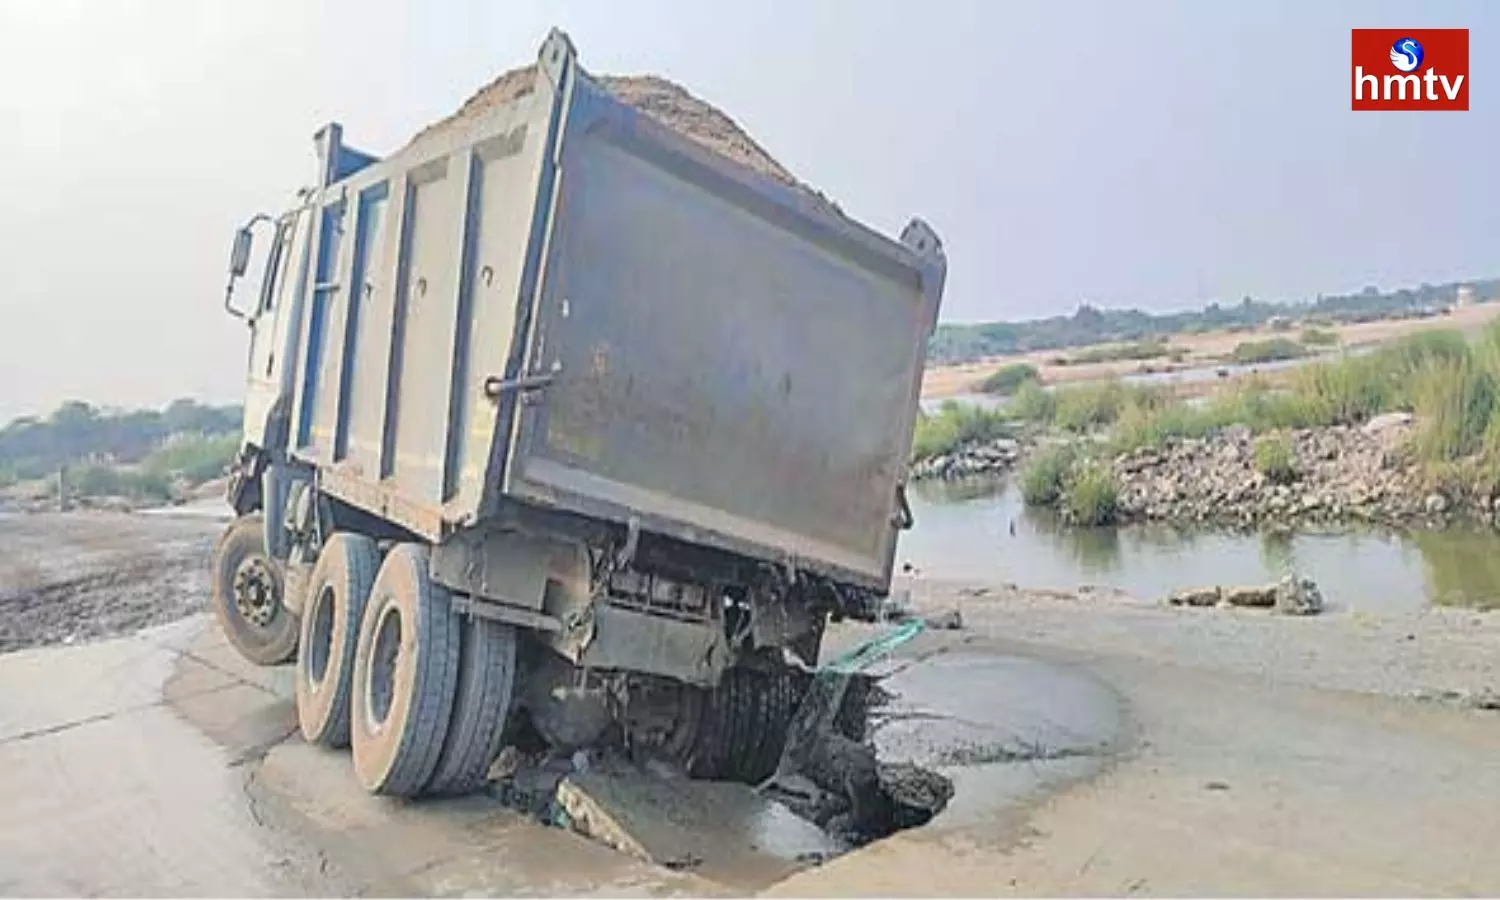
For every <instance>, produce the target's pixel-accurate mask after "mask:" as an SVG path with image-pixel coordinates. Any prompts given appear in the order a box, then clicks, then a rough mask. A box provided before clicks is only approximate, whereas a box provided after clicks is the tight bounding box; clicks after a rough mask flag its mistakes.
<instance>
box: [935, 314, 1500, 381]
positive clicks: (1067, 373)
mask: <svg viewBox="0 0 1500 900" xmlns="http://www.w3.org/2000/svg"><path fill="white" fill-rule="evenodd" d="M1497 316H1500V303H1485V304H1481V305H1479V306H1470V307H1466V308H1464V309H1455V310H1454V311H1453V312H1452V313H1450V314H1449V315H1446V316H1438V317H1434V318H1431V319H1407V320H1391V321H1381V322H1362V323H1359V324H1355V325H1339V326H1334V327H1332V328H1329V329H1327V330H1330V331H1333V332H1335V333H1336V334H1338V336H1339V345H1338V346H1340V347H1345V348H1353V347H1361V346H1366V345H1369V344H1378V343H1383V342H1385V341H1388V340H1391V339H1392V338H1396V337H1401V336H1403V335H1407V334H1415V333H1417V332H1420V331H1434V330H1442V329H1449V328H1458V329H1462V330H1464V331H1473V330H1475V329H1478V328H1482V327H1483V326H1485V325H1487V324H1489V323H1490V322H1491V321H1493V320H1494V319H1495V318H1496V317H1497ZM1299 334H1300V330H1293V331H1290V332H1273V331H1270V330H1269V329H1261V330H1260V331H1256V332H1242V333H1238V334H1236V333H1231V332H1227V331H1219V332H1212V333H1209V334H1182V335H1172V336H1171V338H1170V339H1169V341H1168V343H1169V346H1171V347H1173V348H1180V349H1182V350H1185V351H1186V352H1187V355H1186V357H1185V358H1184V359H1183V360H1182V362H1180V363H1177V364H1174V366H1173V367H1174V368H1176V369H1184V368H1187V369H1194V368H1201V367H1203V366H1211V365H1216V364H1218V363H1219V361H1220V360H1222V359H1223V358H1224V357H1225V356H1227V355H1228V354H1230V353H1231V352H1233V350H1234V348H1235V346H1236V345H1237V344H1239V343H1241V342H1242V341H1250V340H1261V339H1265V338H1269V337H1290V338H1292V339H1293V340H1295V339H1296V338H1297V336H1298V335H1299ZM1085 349H1087V348H1084V347H1069V348H1066V349H1061V350H1041V351H1037V352H1035V353H1027V354H1022V355H1017V356H1007V357H1001V358H995V359H987V360H982V361H980V362H975V363H965V364H963V365H958V366H935V367H929V368H928V369H927V372H926V374H925V375H924V376H923V379H922V396H923V397H930V398H941V397H954V396H958V395H961V394H969V393H973V392H974V390H975V385H977V384H978V383H979V382H980V381H983V380H984V378H985V377H986V376H988V375H990V374H991V373H993V372H995V371H997V370H998V369H1000V368H1002V367H1004V366H1007V365H1010V364H1011V363H1017V362H1024V363H1030V364H1031V365H1034V366H1036V367H1037V369H1038V371H1039V372H1040V373H1041V376H1042V380H1043V382H1045V383H1047V384H1067V383H1071V382H1080V381H1098V380H1100V379H1104V378H1114V377H1119V376H1121V375H1129V374H1133V373H1136V372H1141V371H1144V367H1146V366H1150V367H1152V368H1153V369H1154V370H1155V371H1162V370H1163V368H1164V367H1165V366H1166V364H1167V362H1168V360H1167V359H1165V358H1162V359H1153V360H1121V361H1116V362H1103V363H1090V364H1087V365H1070V366H1059V365H1056V364H1055V363H1053V360H1054V359H1056V358H1057V357H1059V356H1063V357H1071V356H1073V355H1074V354H1077V353H1079V352H1081V351H1083V350H1085Z"/></svg>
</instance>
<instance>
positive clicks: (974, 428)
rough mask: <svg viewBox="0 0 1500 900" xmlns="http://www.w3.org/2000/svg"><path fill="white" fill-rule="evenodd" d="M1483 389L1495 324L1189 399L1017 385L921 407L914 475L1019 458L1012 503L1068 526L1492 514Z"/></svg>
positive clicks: (1403, 520)
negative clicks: (999, 401) (1051, 514)
mask: <svg viewBox="0 0 1500 900" xmlns="http://www.w3.org/2000/svg"><path fill="white" fill-rule="evenodd" d="M1497 401H1500V326H1490V327H1488V328H1486V329H1485V330H1484V331H1483V332H1481V333H1480V334H1479V335H1478V336H1476V337H1473V338H1469V337H1466V336H1465V335H1464V334H1463V333H1462V332H1459V331H1454V330H1447V331H1433V332H1428V333H1425V334H1421V335H1416V336H1412V337H1408V338H1405V339H1403V340H1400V341H1396V342H1394V343H1391V344H1388V345H1386V346H1383V347H1380V348H1379V349H1377V350H1375V351H1373V352H1369V353H1364V354H1360V355H1346V356H1343V357H1341V358H1339V359H1337V360H1334V361H1329V362H1322V363H1317V364H1312V365H1308V366H1305V367H1303V368H1300V369H1298V370H1296V371H1294V372H1292V373H1291V374H1290V377H1289V379H1288V381H1287V383H1285V384H1284V385H1272V384H1270V383H1269V382H1266V381H1263V380H1260V379H1257V378H1248V379H1243V380H1240V381H1238V382H1236V383H1234V384H1232V385H1229V386H1227V387H1226V388H1224V389H1222V390H1221V391H1219V392H1218V393H1217V394H1215V395H1214V396H1212V397H1210V398H1207V399H1206V400H1205V401H1203V402H1194V403H1189V402H1184V401H1182V400H1180V399H1176V398H1174V397H1172V396H1171V395H1170V394H1169V393H1168V392H1165V391H1163V390H1161V389H1158V388H1154V387H1150V386H1142V385H1130V384H1123V383H1121V382H1118V381H1111V382H1104V383H1100V384H1095V385H1082V386H1076V387H1067V388H1061V389H1058V390H1054V391H1047V390H1044V389H1042V388H1041V387H1039V386H1038V385H1037V384H1036V383H1035V382H1025V383H1022V384H1021V386H1020V387H1019V388H1018V389H1017V390H1016V392H1015V394H1014V396H1013V397H1012V398H1011V401H1010V402H1009V403H1008V404H1006V405H1005V407H1003V408H1001V409H986V408H979V407H976V406H963V405H958V404H946V405H945V406H944V407H942V408H941V409H939V410H938V411H937V412H936V413H932V414H925V415H924V416H923V417H922V419H921V420H920V422H919V424H918V429H917V441H916V442H915V445H914V446H915V452H916V455H917V456H918V457H919V461H918V464H917V466H916V467H915V469H914V471H913V477H914V478H915V479H917V480H921V479H924V478H934V477H937V478H952V477H965V476H968V475H970V474H973V473H975V472H981V473H986V474H989V473H994V472H997V471H1009V470H1012V469H1020V470H1021V485H1022V491H1023V493H1024V495H1025V498H1026V500H1027V503H1028V504H1031V505H1034V506H1053V507H1057V508H1058V509H1059V510H1060V511H1061V513H1062V516H1063V518H1064V520H1065V521H1067V522H1070V523H1072V524H1077V525H1110V524H1116V523H1122V522H1131V521H1141V520H1148V521H1151V520H1154V521H1162V520H1165V521H1173V522H1180V523H1193V524H1214V525H1228V526H1233V527H1238V528H1245V529H1248V528H1292V527H1300V526H1308V525H1313V526H1325V525H1333V526H1343V525H1350V524H1361V523H1368V524H1376V525H1382V526H1387V527H1392V528H1441V527H1445V526H1448V525H1451V524H1455V523H1467V524H1481V525H1484V526H1494V525H1500V413H1497V408H1500V402H1497ZM1017 435H1023V436H1028V437H1024V438H1018V437H1017ZM1001 439H1005V440H1008V441H1010V442H1011V443H1009V444H1003V445H1002V444H998V443H997V442H998V441H1000V440H1001ZM1026 447H1030V448H1043V447H1045V449H1044V450H1042V449H1033V450H1032V452H1030V453H1029V454H1028V453H1026V452H1024V450H1023V448H1026ZM1001 450H1003V451H1005V452H1000V451H1001ZM1028 456H1029V459H1026V457H1028Z"/></svg>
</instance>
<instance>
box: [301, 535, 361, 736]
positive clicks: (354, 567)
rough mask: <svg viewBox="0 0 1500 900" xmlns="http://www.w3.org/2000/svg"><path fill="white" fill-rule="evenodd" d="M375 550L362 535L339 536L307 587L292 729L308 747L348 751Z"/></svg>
mask: <svg viewBox="0 0 1500 900" xmlns="http://www.w3.org/2000/svg"><path fill="white" fill-rule="evenodd" d="M379 565H380V551H379V550H378V549H377V548H376V546H375V542H374V541H373V540H371V539H370V538H368V537H365V536H364V535H362V534H351V533H349V532H339V533H337V534H335V535H333V536H332V537H331V538H329V539H328V541H327V543H325V544H324V545H323V550H322V552H321V553H319V554H318V564H317V565H316V566H315V567H314V568H313V571H312V576H311V577H310V578H309V579H308V582H307V599H306V600H305V601H304V605H303V607H302V629H301V638H300V639H299V640H298V642H297V650H298V652H297V677H296V697H297V725H298V727H299V728H300V729H301V730H302V736H303V737H304V738H306V739H307V740H308V741H309V742H310V743H314V744H322V745H323V746H325V747H347V746H349V684H350V682H351V681H352V680H353V675H354V647H355V643H356V642H357V640H358V638H359V626H360V622H361V620H362V618H363V616H364V611H365V604H366V601H368V600H369V597H370V588H371V586H372V585H373V584H374V582H375V570H376V568H377V567H379Z"/></svg>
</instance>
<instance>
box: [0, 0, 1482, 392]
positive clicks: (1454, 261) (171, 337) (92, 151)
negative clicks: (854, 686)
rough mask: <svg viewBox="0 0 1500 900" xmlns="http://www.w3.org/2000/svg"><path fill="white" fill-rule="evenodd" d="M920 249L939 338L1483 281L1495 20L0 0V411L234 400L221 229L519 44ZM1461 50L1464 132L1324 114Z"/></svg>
mask: <svg viewBox="0 0 1500 900" xmlns="http://www.w3.org/2000/svg"><path fill="white" fill-rule="evenodd" d="M554 24H556V25H560V26H562V27H563V28H565V29H567V30H568V31H569V32H570V34H571V35H572V37H573V39H574V42H575V43H576V44H577V46H578V48H579V52H580V55H581V58H582V61H583V65H584V66H585V67H586V68H589V69H592V70H594V71H599V72H641V71H653V72H657V73H660V74H664V75H666V76H668V77H671V78H673V79H675V80H677V81H679V82H682V83H683V84H685V85H687V86H688V87H689V88H691V89H692V90H693V91H694V92H696V93H698V94H699V95H701V96H703V97H705V98H706V99H708V100H710V101H712V102H714V103H715V104H717V105H719V106H721V107H722V108H724V109H725V110H727V111H728V112H729V113H730V114H731V115H733V116H735V117H736V118H737V119H738V120H739V121H740V123H741V124H742V125H744V126H745V127H746V128H747V130H749V131H750V132H751V133H752V134H753V135H755V136H756V137H757V138H758V139H759V140H760V141H761V143H762V144H764V145H765V146H766V147H767V148H768V149H769V150H770V151H771V152H772V153H773V154H774V155H775V156H777V157H778V158H779V159H780V160H781V161H782V162H783V163H784V164H785V165H786V166H788V167H789V168H790V169H792V170H793V171H794V172H795V173H797V174H798V175H799V176H800V177H802V178H803V179H804V180H806V181H809V182H811V183H813V184H815V185H816V186H818V187H819V188H821V189H823V190H824V191H825V192H827V193H828V194H830V195H831V196H833V197H834V198H836V199H837V200H838V201H839V202H840V203H841V204H842V205H843V206H844V208H845V209H846V210H847V211H849V212H851V213H852V214H853V215H855V216H856V217H858V218H861V219H863V220H864V221H866V222H868V223H870V224H872V225H874V226H875V227H877V228H879V229H881V230H882V231H886V232H888V233H894V232H896V231H897V230H899V228H900V227H901V225H902V224H903V223H904V222H905V221H906V219H907V218H908V217H910V216H911V215H914V214H915V215H921V216H923V217H925V218H927V219H928V220H929V221H930V222H932V223H933V225H934V226H936V227H937V228H938V230H939V232H940V233H941V234H942V236H943V238H944V240H945V242H946V244H947V247H948V254H949V280H948V291H947V296H946V300H945V304H944V318H945V319H948V320H959V321H962V320H975V319H997V318H1023V317H1034V316H1039V315H1047V314H1051V313H1055V312H1060V311H1068V310H1071V309H1072V308H1073V307H1075V306H1076V305H1077V303H1078V302H1079V301H1080V300H1085V299H1086V300H1089V301H1090V302H1094V303H1097V304H1102V305H1135V306H1141V307H1146V308H1156V309H1163V308H1179V307H1182V306H1186V305H1199V304H1201V303H1203V302H1205V301H1207V300H1209V299H1215V298H1219V299H1225V298H1227V299H1238V298H1239V297H1240V296H1242V295H1244V294H1252V295H1254V296H1256V297H1263V298H1268V299H1276V298H1297V297H1303V296H1307V295H1310V294H1313V293H1316V292H1319V291H1324V292H1335V291H1341V290H1347V289H1358V288H1360V287H1362V286H1364V285H1365V284H1369V283H1375V284H1381V285H1388V286H1397V285H1402V284H1415V283H1418V282H1422V281H1433V282H1438V281H1445V280H1452V279H1458V278H1465V277H1474V276H1481V275H1486V276H1487V275H1495V274H1500V190H1497V188H1500V166H1497V164H1496V160H1497V157H1500V119H1497V116H1496V114H1497V112H1500V100H1497V96H1500V70H1497V66H1496V65H1495V62H1494V60H1495V59H1496V58H1497V56H1500V4H1497V3H1485V2H1482V0H1472V2H1458V0H1453V2H1441V0H1428V2H1416V0H1408V2H1380V0H1359V2H1333V0H1323V2H1316V3H1313V2H1292V0H1288V2H1254V3H1251V2H1239V3H1231V2H1215V3H1210V2H1186V0H1184V2H1175V3H1174V2H1117V0H1098V2H1058V0H1051V2H1041V0H1038V2H1032V3H1006V2H984V0H975V2H967V3H962V2H928V3H925V4H917V3H912V2H910V0H900V2H877V0H803V2H790V0H785V2H783V0H759V2H756V3H719V2H711V0H678V2H665V0H658V2H636V3H626V2H622V0H595V2H550V3H549V2H543V0H472V2H466V0H425V2H418V0H409V2H404V3H403V2H395V0H358V2H356V0H347V2H342V0H341V2H330V3H321V4H320V3H316V2H313V0H255V2H244V0H235V2H227V0H225V2H220V0H92V2H90V0H34V2H29V0H0V117H3V118H0V122H3V125H0V172H3V173H4V175H3V178H4V182H3V184H4V187H3V188H0V248H3V250H0V253H3V262H4V265H3V266H0V315H3V318H0V421H3V420H5V419H8V418H9V417H11V416H13V415H17V414H21V413H27V412H36V411H44V410H47V409H50V408H51V407H52V406H54V405H55V404H56V403H58V402H59V401H61V400H63V399H66V398H69V397H78V398H84V399H89V400H92V401H95V402H101V403H106V404H122V405H141V404H150V405H159V404H162V403H164V402H166V401H168V400H170V399H171V398H173V397H177V396H182V395H192V396H199V397H205V398H209V399H214V400H231V399H234V398H236V397H237V395H238V393H239V388H240V385H241V383H242V379H243V363H244V358H245V346H246V341H245V333H244V327H243V325H241V324H240V323H239V322H238V321H237V320H233V319H230V318H229V317H228V316H226V315H225V314H224V313H223V312H222V310H221V308H220V299H221V294H222V290H223V272H224V267H225V258H226V253H227V249H228V244H229V240H230V237H231V234H232V232H233V229H234V227H235V226H236V225H237V224H238V223H239V222H240V221H242V220H243V219H245V218H246V217H248V216H249V215H250V214H251V213H253V212H257V211H266V212H275V211H279V210H280V209H282V208H284V207H285V206H286V205H287V204H288V202H289V200H290V198H291V197H292V194H293V193H294V191H295V189H296V188H297V187H298V186H300V185H302V184H305V183H307V182H309V181H310V180H311V176H312V170H313V159H312V144H311V136H312V133H313V132H314V130H316V128H317V127H318V126H319V125H320V124H321V123H323V122H324V121H327V120H329V119H337V120H339V121H341V122H342V123H343V124H344V126H345V137H346V139H347V140H348V141H349V142H350V143H352V144H354V145H355V146H358V147H361V148H363V149H367V150H370V151H373V152H376V153H382V154H383V153H385V152H388V151H390V150H392V149H394V148H396V147H398V146H399V145H400V144H402V143H403V142H404V140H405V139H406V138H407V137H408V136H409V135H410V134H411V133H412V132H414V131H415V130H416V129H417V128H419V127H420V126H421V125H423V124H425V123H426V122H428V121H430V120H432V119H434V118H437V117H439V116H441V115H443V114H446V113H447V112H449V111H451V110H452V109H453V108H455V107H456V106H457V105H458V104H459V103H460V102H461V101H462V100H463V99H464V98H466V97H467V96H468V95H469V94H470V93H472V92H473V91H474V90H475V89H476V88H477V87H478V86H480V85H481V84H483V83H484V82H486V81H488V80H489V79H490V78H491V77H492V76H493V75H494V74H495V73H496V72H498V71H500V70H502V69H506V68H510V67H512V66H515V65H518V64H521V63H525V62H529V61H530V60H531V59H532V58H533V57H534V55H535V53H536V49H537V47H538V46H539V44H540V42H541V40H542V38H543V36H544V35H545V34H546V31H547V29H548V27H550V26H552V25H554ZM1359 26H1362V27H1391V28H1407V27H1416V28H1421V27H1467V28H1469V29H1471V46H1470V56H1471V67H1470V78H1471V83H1472V85H1473V88H1472V91H1471V94H1470V98H1471V110H1470V111H1469V112H1467V113H1354V112H1351V111H1350V110H1349V100H1348V96H1349V75H1348V64H1349V29H1350V28H1351V27H1359Z"/></svg>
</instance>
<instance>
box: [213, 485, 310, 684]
mask: <svg viewBox="0 0 1500 900" xmlns="http://www.w3.org/2000/svg"><path fill="white" fill-rule="evenodd" d="M212 570H213V588H212V601H213V608H214V618H216V619H218V621H219V628H220V630H222V631H223V632H224V637H225V638H227V639H228V640H229V643H230V644H231V645H232V646H233V647H234V649H235V650H237V651H239V654H240V655H241V656H243V657H244V658H245V659H247V660H249V661H250V662H253V663H255V664H256V665H258V666H275V665H280V664H281V663H284V662H286V661H287V660H289V659H291V658H292V656H293V655H295V654H296V652H297V632H298V623H297V617H296V616H295V615H293V614H292V612H291V611H290V610H288V609H287V608H286V606H285V605H284V604H283V603H282V593H283V591H284V590H285V589H286V587H285V586H286V582H285V573H284V572H283V571H282V568H281V564H280V563H279V562H277V561H276V560H275V559H272V558H271V555H270V554H269V553H267V552H266V542H265V532H264V527H263V525H262V524H261V517H260V514H259V513H251V514H250V515H247V516H241V517H239V518H238V519H235V520H234V521H233V522H231V523H230V525H229V527H228V528H227V529H225V531H224V533H223V534H222V535H221V536H220V537H219V542H218V543H217V544H216V545H215V546H214V553H213V562H212Z"/></svg>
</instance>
